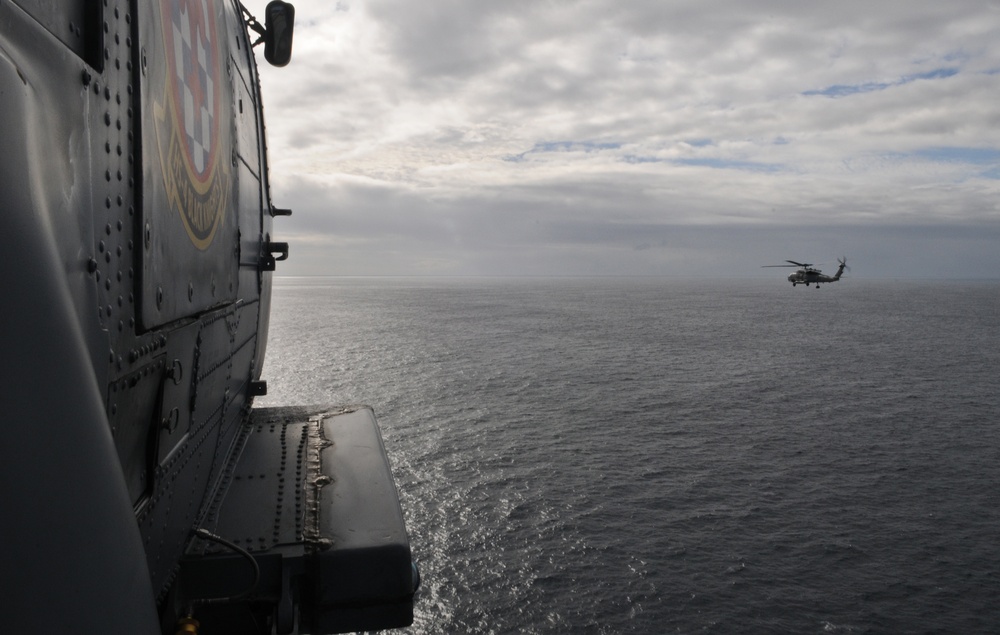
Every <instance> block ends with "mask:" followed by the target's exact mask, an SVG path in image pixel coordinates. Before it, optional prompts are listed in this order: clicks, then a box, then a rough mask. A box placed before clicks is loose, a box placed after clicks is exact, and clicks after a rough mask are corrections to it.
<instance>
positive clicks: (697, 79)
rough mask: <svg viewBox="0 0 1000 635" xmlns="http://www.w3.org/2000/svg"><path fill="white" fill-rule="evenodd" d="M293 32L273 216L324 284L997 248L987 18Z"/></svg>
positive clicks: (316, 4)
mask: <svg viewBox="0 0 1000 635" xmlns="http://www.w3.org/2000/svg"><path fill="white" fill-rule="evenodd" d="M246 4H247V5H248V7H249V8H250V10H251V11H252V12H256V13H258V14H259V13H260V12H261V11H262V8H263V4H264V1H263V0H254V1H252V2H247V3H246ZM296 9H297V12H296V15H297V19H298V21H299V22H298V24H297V25H296V34H295V50H294V54H293V61H292V63H291V64H290V65H289V66H288V67H285V68H283V69H273V68H270V67H267V66H266V64H265V65H262V67H261V78H262V85H263V90H264V95H265V96H264V104H265V115H266V117H267V130H268V139H269V149H270V155H271V166H272V183H273V190H274V192H273V194H274V198H275V201H276V203H278V204H281V205H285V204H288V205H289V206H294V207H296V214H295V215H294V216H293V217H292V218H291V219H287V220H282V221H280V222H281V223H283V225H281V226H283V227H284V228H285V229H286V230H287V231H288V232H289V233H290V234H294V236H295V237H296V239H297V240H301V241H302V243H303V248H302V249H301V252H302V255H303V260H302V261H301V262H306V260H308V262H309V263H310V265H309V266H310V267H311V270H315V271H316V272H321V271H322V270H323V267H322V263H323V262H330V263H333V262H334V261H336V259H337V258H339V256H330V257H329V258H326V257H324V256H325V255H329V254H331V253H334V251H335V250H336V249H337V248H339V249H342V250H343V249H348V250H350V249H354V248H355V247H358V246H360V245H364V246H365V247H364V249H361V248H358V249H357V251H352V252H350V253H351V254H352V256H351V262H350V265H349V268H350V269H351V271H352V272H364V271H366V270H371V271H378V272H380V273H392V272H393V271H396V272H398V273H407V272H410V271H414V270H418V269H419V270H423V271H431V272H433V271H438V272H441V271H448V272H462V271H468V272H476V273H497V274H502V273H505V272H524V271H525V270H528V269H530V270H531V271H532V272H534V273H544V270H545V267H546V266H551V267H552V268H553V270H556V269H558V270H559V271H566V270H573V269H574V267H576V268H578V269H579V270H588V271H596V270H602V268H604V269H603V270H606V271H607V272H609V273H611V272H621V271H628V272H632V271H641V270H642V267H644V266H645V267H648V271H657V272H662V271H665V270H670V268H671V267H674V268H675V269H674V270H677V271H680V270H687V269H686V268H685V267H686V266H685V265H683V264H682V263H683V262H688V261H689V260H687V259H683V258H673V257H669V258H668V257H666V256H665V255H664V253H665V252H664V249H666V248H664V247H662V245H667V246H668V247H669V249H673V250H679V249H680V247H679V246H678V244H677V242H676V241H673V242H672V241H671V240H667V238H665V237H664V236H663V235H662V234H663V232H662V231H660V230H658V229H656V228H683V227H696V228H709V229H714V230H715V231H723V228H725V232H737V233H738V231H739V230H743V231H747V232H751V233H752V232H756V231H758V230H760V228H769V229H770V230H771V231H772V232H773V233H774V235H775V236H778V235H785V236H791V235H792V234H791V233H789V229H788V228H795V231H796V232H798V231H802V232H806V233H808V232H809V231H811V230H814V231H815V232H816V235H817V236H818V237H820V236H822V235H824V232H826V230H825V229H824V228H828V227H831V226H834V227H844V228H845V231H848V230H850V231H852V232H854V234H853V235H856V236H858V240H861V237H862V236H864V235H865V232H866V231H868V228H871V227H876V226H877V227H897V226H898V227H900V228H905V227H909V226H918V227H938V228H941V230H942V231H945V229H947V228H951V229H954V230H955V231H958V235H959V236H960V237H961V239H955V240H954V241H951V242H949V243H948V244H949V245H950V244H954V245H960V244H961V241H962V240H972V237H973V236H974V235H975V232H973V233H963V232H962V231H959V230H960V229H963V228H966V227H970V226H975V227H980V228H984V229H983V232H984V233H982V234H981V235H992V234H990V232H991V231H993V229H994V228H995V227H996V226H997V224H1000V207H998V203H997V201H998V200H1000V199H998V198H997V195H998V193H1000V187H998V186H1000V183H998V181H1000V178H998V177H1000V160H998V157H1000V132H998V131H1000V111H998V109H997V108H996V107H995V101H996V95H997V94H998V92H1000V72H998V70H1000V44H998V43H997V42H996V38H995V33H996V32H998V30H1000V10H998V8H997V7H996V6H994V5H993V4H991V3H987V2H972V1H958V2H951V3H940V2H930V1H913V2H886V3H877V4H872V3H870V2H866V3H862V2H856V1H848V2H841V3H836V4H823V5H815V4H808V3H807V4H800V5H791V6H789V5H788V3H783V2H776V1H774V2H771V1H765V0H758V1H754V2H743V1H739V2H737V1H736V0H728V1H721V2H717V3H712V5H711V7H708V6H706V5H705V4H704V3H702V2H694V1H693V0H690V1H684V0H681V1H678V2H670V3H656V2H616V1H613V0H579V1H572V0H566V1H563V2H550V3H538V2H528V1H526V0H515V1H511V2H505V3H471V2H464V1H460V0H431V1H428V2H422V3H414V2H409V1H407V2H403V1H402V0H352V1H351V2H349V3H348V2H340V3H337V4H333V3H328V2H325V1H323V2H320V1H319V0H311V1H310V0H300V1H299V2H297V3H296ZM663 231H667V230H663ZM677 231H679V230H677ZM706 231H708V230H706ZM761 231H763V230H761ZM949 231H950V230H949ZM963 231H964V230H963ZM674 232H675V229H671V230H670V231H669V232H668V233H669V234H670V235H671V236H674V235H677V234H676V233H674ZM633 233H635V234H636V235H635V236H633ZM682 233H683V232H682ZM643 235H645V238H644V237H643ZM725 235H727V236H728V235H730V234H729V233H726V234H725ZM827 235H828V233H827ZM626 237H627V238H626ZM696 237H697V238H698V240H700V241H701V245H702V247H701V248H702V249H705V250H717V249H721V247H720V244H721V243H719V244H717V243H715V242H713V241H712V240H710V239H709V238H708V234H706V233H698V232H695V233H693V234H691V240H690V241H689V243H688V245H689V246H691V248H692V249H694V248H695V243H696V242H698V240H695V238H696ZM820 242H822V240H821V239H820ZM740 244H741V243H740V241H734V242H732V243H731V244H727V246H726V249H727V250H739V249H740ZM742 244H745V245H748V244H750V241H744V242H743V243H742ZM893 244H903V243H901V242H895V243H893ZM779 247H780V246H779ZM845 247H849V245H845ZM956 248H957V249H961V247H956ZM669 249H668V250H669ZM846 251H850V249H846ZM997 251H1000V250H997ZM340 253H346V252H343V251H342V252H340ZM306 254H311V255H308V258H306V257H305V256H306ZM503 254H508V255H510V256H511V257H509V258H506V257H504V255H503ZM554 254H558V255H559V257H558V258H556V257H555V256H554ZM656 254H659V255H656ZM654 255H656V256H655V258H654ZM719 255H721V254H719V253H716V252H713V256H712V257H706V258H705V259H704V264H705V266H706V267H708V269H699V270H700V271H706V270H708V271H710V270H711V267H712V266H713V265H712V263H715V262H721V261H722V260H723V259H722V258H718V257H714V256H719ZM726 255H729V252H727V253H726ZM834 255H839V253H836V254H834ZM790 257H801V258H807V259H815V260H818V259H820V258H821V257H824V255H823V254H819V255H816V256H812V255H809V254H801V253H797V254H792V255H791V256H790ZM826 257H829V256H826ZM752 258H753V254H744V255H743V259H747V260H749V259H752ZM900 258H901V262H902V261H903V260H904V255H903V254H901V255H900ZM944 260H945V256H944V255H939V256H938V260H935V261H928V262H926V263H924V264H923V265H922V269H917V270H916V271H917V272H918V274H919V272H920V271H923V272H924V273H925V275H933V274H934V272H935V271H936V269H935V267H936V266H937V264H936V263H943V262H944ZM290 262H291V261H290ZM998 264H1000V263H998ZM341 265H343V263H341ZM289 266H291V265H289ZM344 266H346V265H344ZM944 266H945V265H944V264H941V267H942V268H944ZM393 267H395V268H396V269H393ZM995 269H996V268H995ZM329 270H330V272H331V273H336V272H337V271H338V269H337V267H334V266H332V265H331V267H330V269H329ZM339 270H343V266H341V267H340V269H339ZM718 271H719V272H720V273H723V274H724V273H725V271H727V269H726V268H725V267H720V268H719V269H718ZM900 271H901V272H903V273H907V272H913V271H914V269H912V268H910V267H900ZM918 274H914V275H918Z"/></svg>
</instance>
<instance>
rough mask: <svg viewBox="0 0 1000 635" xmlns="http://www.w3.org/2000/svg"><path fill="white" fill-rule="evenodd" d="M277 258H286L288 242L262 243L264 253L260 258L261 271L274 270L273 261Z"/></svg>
mask: <svg viewBox="0 0 1000 635" xmlns="http://www.w3.org/2000/svg"><path fill="white" fill-rule="evenodd" d="M279 260H288V243H275V242H271V241H268V242H265V243H264V254H263V256H262V257H261V259H260V270H261V271H274V266H275V265H274V263H275V262H277V261H279Z"/></svg>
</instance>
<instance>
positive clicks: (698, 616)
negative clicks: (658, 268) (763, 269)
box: [258, 278, 1000, 634]
mask: <svg viewBox="0 0 1000 635" xmlns="http://www.w3.org/2000/svg"><path fill="white" fill-rule="evenodd" d="M998 325H1000V284H998V283H995V282H980V283H972V282H932V283H917V282H910V281H907V282H899V281H869V280H858V279H846V280H844V281H841V282H839V283H838V284H837V285H828V286H825V287H824V288H823V289H820V290H817V289H814V288H807V289H804V288H801V287H799V288H792V287H791V286H790V285H788V284H787V283H784V282H778V281H770V280H768V281H763V280H745V281H706V280H699V281H693V280H671V279H619V278H613V279H575V278H571V279H472V278H469V279H421V278H398V279H390V278H283V279H278V280H277V281H276V284H275V289H274V300H273V312H272V319H271V338H270V341H269V346H268V351H267V360H266V363H265V369H264V378H265V379H266V380H267V381H268V385H269V389H270V393H269V395H268V397H266V398H265V399H264V400H262V401H258V403H259V404H263V405H293V404H316V403H334V404H350V403H367V404H370V405H372V406H373V407H374V408H375V411H376V413H377V415H378V417H379V421H380V423H381V425H382V431H383V435H384V438H385V442H386V448H387V450H388V452H389V455H390V459H391V461H392V464H393V469H394V473H395V476H396V481H397V485H398V487H399V490H400V497H401V502H402V506H403V509H404V513H405V515H406V520H407V525H408V529H409V531H410V537H411V542H412V548H413V552H414V555H415V558H416V560H417V561H418V562H419V565H420V567H421V572H422V576H423V585H422V588H421V590H420V592H419V594H418V600H417V604H416V616H415V622H414V625H413V626H412V627H410V628H409V629H405V630H404V631H403V632H407V633H414V634H417V633H420V634H424V633H426V634H430V633H497V634H500V633H666V632H681V633H686V632H692V631H709V632H719V633H729V632H802V633H810V632H814V633H828V632H842V633H884V632H954V633H985V632H991V631H994V630H995V629H996V628H997V625H998V624H1000V601H998V598H1000V529H998V528H1000V511H998V508H1000V506H998V503H1000V495H998V492H1000V376H998V369H1000V328H998Z"/></svg>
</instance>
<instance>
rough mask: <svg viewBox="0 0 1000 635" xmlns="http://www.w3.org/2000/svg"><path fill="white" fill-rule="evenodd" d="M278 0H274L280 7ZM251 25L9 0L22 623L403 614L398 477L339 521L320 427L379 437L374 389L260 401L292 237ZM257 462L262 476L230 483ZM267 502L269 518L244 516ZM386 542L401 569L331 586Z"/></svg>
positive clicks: (38, 628) (0, 9)
mask: <svg viewBox="0 0 1000 635" xmlns="http://www.w3.org/2000/svg"><path fill="white" fill-rule="evenodd" d="M272 4H276V5H277V6H276V7H275V9H274V14H273V16H271V15H270V14H269V21H270V18H271V17H274V18H275V20H276V21H277V22H279V23H281V22H283V21H288V22H290V19H291V15H292V14H291V12H290V7H289V6H287V5H285V6H281V5H282V4H283V3H272ZM271 10H272V7H271V6H269V8H268V11H269V12H271ZM250 22H251V24H250V26H257V27H258V28H257V30H258V32H260V31H263V28H262V27H259V25H256V24H255V23H254V21H252V19H251V20H250ZM289 26H290V25H289ZM247 27H248V15H247V14H246V13H245V11H244V9H243V8H242V6H241V5H240V3H239V2H238V1H237V0H153V1H147V0H141V1H140V0H61V1H60V2H50V1H43V0H6V1H0V124H2V125H0V182H2V184H3V187H2V196H3V202H2V214H0V228H2V232H0V235H2V236H3V239H4V241H5V243H6V244H5V247H4V248H3V249H0V254H2V255H0V263H2V266H3V271H2V273H0V280H2V282H0V344H2V347H0V350H2V362H3V375H2V377H3V381H2V383H0V386H2V387H0V408H2V409H0V417H2V422H3V427H2V430H3V432H2V434H3V438H2V439H0V441H2V443H0V447H2V450H0V502H2V505H3V510H4V512H3V513H4V522H3V524H4V529H3V531H2V533H0V536H2V537H3V543H4V547H5V552H6V554H7V555H5V556H4V557H3V560H2V562H0V566H2V569H3V572H2V573H0V585H2V586H0V601H2V603H3V605H4V606H5V607H7V608H8V618H12V619H13V626H12V625H11V624H10V623H8V628H9V629H11V630H23V631H27V632H53V631H56V632H81V633H82V632H116V633H151V632H152V633H156V632H169V633H173V632H175V630H177V628H178V626H177V625H178V624H179V623H182V622H183V623H184V624H187V625H188V627H189V628H190V624H191V623H192V622H191V621H190V620H189V621H188V622H184V620H185V619H188V618H193V619H202V620H203V621H204V622H207V623H209V624H213V623H214V624H215V629H214V630H213V631H212V632H272V630H274V631H277V632H288V631H290V630H299V629H301V630H304V631H310V632H335V631H339V630H362V629H369V628H377V627H383V626H398V625H402V624H404V623H408V620H409V619H412V617H411V615H412V596H413V592H414V590H415V585H416V579H415V575H414V574H413V569H412V565H411V563H410V560H409V558H410V556H409V545H408V542H407V540H406V536H405V532H403V533H402V534H400V531H401V528H402V521H401V516H399V514H398V510H399V505H398V501H396V500H395V498H394V496H395V491H394V487H384V488H383V490H384V491H380V492H379V493H378V494H377V495H378V497H379V499H378V500H376V501H375V502H374V503H372V504H371V505H369V506H368V507H373V508H379V509H383V510H384V513H382V512H380V514H377V519H376V521H377V522H379V523H383V524H384V525H386V527H388V528H387V529H385V528H383V529H384V531H383V535H390V534H391V535H392V538H391V540H389V541H388V542H386V543H385V544H382V543H379V544H370V543H365V544H359V545H353V546H351V545H349V544H348V543H349V541H348V540H342V539H340V538H339V537H338V536H339V535H340V534H339V533H338V532H340V531H341V530H342V527H340V526H339V525H338V523H341V524H343V523H344V522H345V521H343V520H342V519H341V520H338V519H337V518H332V516H334V514H333V511H331V510H334V509H335V505H336V503H334V502H330V501H332V500H333V498H335V496H334V495H333V488H334V487H335V485H334V484H332V481H333V479H332V478H331V477H330V473H331V472H332V468H331V467H330V465H329V463H330V461H332V460H333V456H334V455H333V454H332V451H333V450H332V449H330V446H331V445H333V441H332V439H331V438H330V436H331V435H340V434H344V435H348V436H350V435H353V437H351V438H353V439H355V440H357V442H358V443H365V444H371V443H378V444H380V443H381V440H380V438H378V434H377V427H376V426H375V422H374V417H371V416H370V411H366V410H364V409H346V410H342V411H335V412H331V411H329V410H322V409H320V410H317V411H315V412H304V411H294V412H284V411H282V412H277V413H273V412H272V413H269V414H267V416H264V417H261V416H259V413H257V414H255V413H256V411H254V410H253V409H252V408H251V405H252V401H253V397H254V396H255V395H260V394H263V393H264V392H265V390H266V385H265V384H264V382H262V381H260V377H261V370H262V363H263V359H264V350H265V344H266V339H267V328H268V312H269V308H270V301H271V275H272V273H271V272H272V271H273V270H274V268H275V261H276V260H282V259H283V258H284V257H285V256H287V245H285V244H282V243H276V242H274V241H272V218H273V217H274V216H278V215H283V214H287V213H288V212H287V211H286V210H280V209H276V208H275V207H273V205H272V203H271V196H270V192H269V189H268V180H267V174H268V171H267V156H266V152H265V144H264V125H263V119H262V114H261V101H260V93H259V84H258V77H257V68H256V63H255V59H254V53H253V50H252V45H253V42H252V41H251V40H250V38H249V37H248V31H247ZM268 35H269V39H268V40H267V47H269V48H270V49H271V50H274V47H277V48H278V49H280V48H281V46H282V42H280V41H279V42H277V43H276V42H275V41H274V38H275V34H274V33H273V31H272V32H269V33H268ZM287 37H288V38H289V40H288V42H286V43H285V45H287V46H289V47H290V33H289V34H288V35H287ZM278 57H279V58H280V57H281V55H280V53H279V54H278ZM269 58H270V55H269ZM283 61H284V62H287V58H286V59H285V60H283ZM279 63H281V62H279ZM366 413H367V414H366ZM255 416H256V417H257V419H255ZM265 420H266V421H267V422H268V423H267V424H266V425H265V423H263V421H265ZM340 421H343V422H344V423H343V424H340V423H336V422H340ZM268 431H269V432H270V433H272V436H273V439H274V440H273V442H272V441H271V440H270V439H271V437H267V438H265V436H266V433H267V432H268ZM255 432H256V433H257V437H260V440H257V437H255V436H254V435H255ZM293 438H294V439H295V440H296V441H295V442H296V443H298V445H297V446H296V447H295V448H292V449H289V448H288V447H287V443H289V442H291V439H293ZM337 438H338V439H340V438H341V437H339V436H338V437H337ZM344 438H345V439H346V438H347V437H344ZM346 445H349V444H345V443H341V444H340V451H342V450H343V447H346ZM296 453H297V454H296ZM338 457H339V455H338ZM338 460H340V461H342V463H341V464H340V465H341V466H342V467H341V468H340V469H343V470H350V469H355V468H356V469H358V470H367V469H374V470H375V471H378V470H382V471H381V472H379V474H382V473H383V472H385V473H387V464H385V465H383V464H382V463H378V462H376V463H377V465H375V466H374V467H371V466H369V465H368V464H367V463H365V464H360V463H358V464H357V465H354V464H352V461H356V459H354V458H352V457H351V456H349V455H346V456H343V457H339V458H338ZM310 461H311V462H310ZM296 465H298V468H296V467H295V466H296ZM343 466H346V467H343ZM296 469H298V473H296V471H295V470H296ZM267 470H272V471H271V472H267ZM286 474H287V477H288V478H287V481H288V483H289V484H286V479H285V475H286ZM241 475H244V476H241ZM255 477H256V479H257V481H260V482H263V483H264V485H263V486H260V487H258V488H257V489H254V490H240V489H239V488H240V487H241V486H242V485H241V484H242V483H243V480H246V478H249V479H254V478H255ZM272 477H273V479H272ZM387 478H388V482H389V485H390V486H391V475H388V477H387ZM241 479H243V480H241ZM272 480H273V482H272ZM279 480H280V483H281V485H279ZM383 485H384V483H383ZM336 486H337V487H340V485H336ZM254 487H257V485H254ZM248 492H249V493H248ZM362 494H364V495H367V496H375V494H372V493H371V492H363V493H362ZM240 496H242V497H244V498H243V499H240V498H239V497H240ZM286 496H287V497H288V499H289V501H287V502H286V501H285V498H286ZM328 499H329V500H328ZM383 499H385V500H383ZM389 499H391V500H389ZM366 500H368V502H370V503H371V500H370V499H366ZM256 504H260V505H262V506H263V507H265V508H266V509H264V510H263V511H260V510H256V509H255V508H251V507H252V505H256ZM379 505H381V507H379ZM275 510H277V511H275ZM348 511H350V510H348ZM269 513H270V514H271V516H268V515H267V514H269ZM241 514H242V515H241ZM275 514H277V520H275V521H274V522H273V523H272V522H271V521H270V518H271V517H273V516H274V515H275ZM262 515H263V516H264V517H265V518H268V519H269V520H268V523H267V524H268V527H267V528H266V530H264V529H261V530H259V531H257V533H251V530H252V529H253V530H255V531H256V528H255V527H254V526H253V525H252V523H253V522H255V521H256V519H259V518H260V517H261V516H262ZM244 516H245V517H244ZM338 518H339V517H338ZM376 521H371V522H376ZM272 525H273V526H272ZM197 530H201V532H200V533H196V531H197ZM343 531H344V533H345V535H346V533H347V532H348V530H343ZM241 532H242V533H241ZM225 533H228V534H230V535H229V536H225V535H223V534H225ZM234 545H235V546H234ZM345 545H347V546H345ZM372 554H375V555H376V556H377V557H376V561H375V563H376V565H377V566H383V565H385V568H387V569H392V573H391V576H390V577H392V580H391V582H390V583H385V584H384V583H383V581H381V580H380V581H379V582H378V583H377V584H376V583H372V584H371V588H370V589H368V590H367V592H369V595H363V596H356V597H355V596H351V595H350V593H348V592H347V591H344V590H343V589H338V588H337V586H336V585H337V584H338V583H339V584H340V585H341V586H345V583H344V580H345V579H346V580H349V579H350V573H351V572H352V571H356V570H358V569H359V568H362V569H364V568H366V567H369V566H375V565H372V564H371V563H372V562H373V561H372V560H365V558H368V557H371V556H372ZM352 558H353V560H352ZM378 558H382V560H378ZM251 561H252V562H251ZM386 563H388V564H386ZM352 567H353V569H352ZM254 569H255V570H256V572H255V573H254ZM331 572H333V573H331ZM252 574H253V575H252ZM366 575H367V573H366ZM324 576H325V577H324ZM334 577H337V579H338V580H339V582H334V581H332V580H333V578H334ZM368 577H372V576H368ZM380 585H381V586H380ZM353 588H355V589H357V588H358V585H353ZM387 589H388V590H387ZM345 593H346V595H345ZM379 594H382V595H381V596H380V597H376V596H379ZM345 607H346V608H345ZM359 607H361V608H359ZM364 607H367V608H364ZM372 607H375V608H372ZM386 607H389V608H386ZM362 608H364V610H362ZM343 615H347V616H348V617H347V618H343ZM380 620H381V621H380ZM14 626H16V627H17V628H15V627H14ZM206 632H208V630H206Z"/></svg>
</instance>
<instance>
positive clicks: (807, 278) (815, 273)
mask: <svg viewBox="0 0 1000 635" xmlns="http://www.w3.org/2000/svg"><path fill="white" fill-rule="evenodd" d="M785 262H788V263H791V264H787V265H764V267H799V270H798V271H796V272H795V273H793V274H790V275H789V276H788V281H789V282H791V283H792V286H793V287H794V286H795V285H797V284H804V285H806V286H807V287H808V286H809V285H811V284H815V285H816V288H817V289H819V285H820V283H821V282H836V281H837V280H840V276H841V275H843V273H844V269H847V270H848V271H850V268H848V266H847V258H837V262H839V263H840V266H839V267H837V273H835V274H833V275H832V276H825V275H823V272H822V271H820V270H819V269H815V268H814V267H813V265H812V263H809V262H795V261H794V260H786V261H785Z"/></svg>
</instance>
